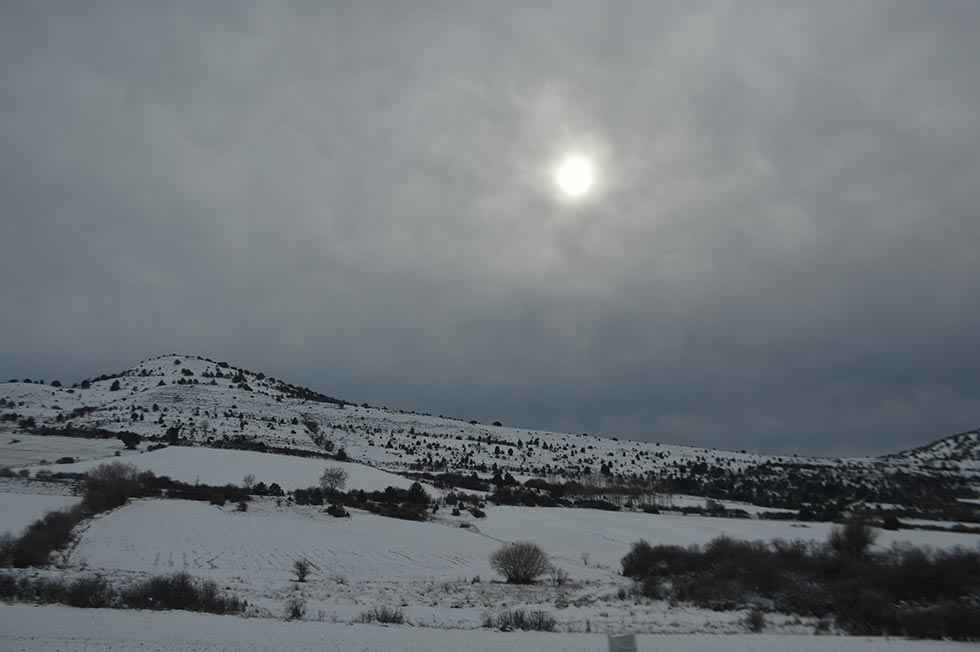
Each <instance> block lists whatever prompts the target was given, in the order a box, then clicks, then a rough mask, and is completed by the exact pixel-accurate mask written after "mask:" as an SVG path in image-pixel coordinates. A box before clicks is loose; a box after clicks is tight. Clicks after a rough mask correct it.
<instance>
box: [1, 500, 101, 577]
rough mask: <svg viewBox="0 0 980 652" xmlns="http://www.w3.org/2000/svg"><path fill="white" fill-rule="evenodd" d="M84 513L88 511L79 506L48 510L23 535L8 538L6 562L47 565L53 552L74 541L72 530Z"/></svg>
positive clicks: (22, 565) (26, 565)
mask: <svg viewBox="0 0 980 652" xmlns="http://www.w3.org/2000/svg"><path fill="white" fill-rule="evenodd" d="M84 517H85V513H84V511H83V510H82V509H81V507H78V506H76V507H73V508H71V509H69V510H66V511H63V512H48V513H47V514H45V515H44V516H42V517H41V518H39V519H38V520H36V521H34V522H33V523H31V524H30V525H29V526H28V527H27V529H26V530H25V531H24V533H23V534H22V535H21V536H20V538H19V539H17V540H16V541H13V542H10V541H7V542H5V544H4V546H3V548H4V551H3V553H4V556H5V557H6V558H7V559H6V560H5V563H9V564H10V565H12V566H16V567H17V568H27V567H28V566H45V565H47V564H48V562H49V561H50V557H51V553H53V552H55V551H57V550H62V549H64V548H65V547H67V546H68V544H69V543H71V540H72V534H71V533H72V530H73V529H74V527H75V526H76V525H78V524H79V523H81V522H82V519H83V518H84Z"/></svg>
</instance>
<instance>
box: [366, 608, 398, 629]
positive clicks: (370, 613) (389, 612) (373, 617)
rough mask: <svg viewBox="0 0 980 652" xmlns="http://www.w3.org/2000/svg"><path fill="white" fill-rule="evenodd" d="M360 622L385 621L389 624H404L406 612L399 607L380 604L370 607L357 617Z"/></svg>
mask: <svg viewBox="0 0 980 652" xmlns="http://www.w3.org/2000/svg"><path fill="white" fill-rule="evenodd" d="M357 622H359V623H385V624H389V625H404V624H405V614H404V613H403V612H402V610H401V609H398V608H397V607H387V606H384V605H382V606H380V607H374V608H373V609H368V610H367V611H365V612H363V613H362V614H361V615H360V616H358V617H357Z"/></svg>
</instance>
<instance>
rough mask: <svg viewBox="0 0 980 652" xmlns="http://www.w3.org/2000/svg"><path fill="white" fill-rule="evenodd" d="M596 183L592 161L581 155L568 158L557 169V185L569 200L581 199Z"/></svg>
mask: <svg viewBox="0 0 980 652" xmlns="http://www.w3.org/2000/svg"><path fill="white" fill-rule="evenodd" d="M594 183H595V168H594V167H593V165H592V161H591V160H589V159H588V158H587V157H585V156H582V155H581V154H573V155H569V156H566V157H565V158H564V159H562V161H561V162H560V163H559V164H558V167H557V168H556V169H555V184H557V186H558V189H559V190H560V191H561V193H562V194H563V195H564V196H565V197H568V198H569V199H581V198H582V197H584V196H585V195H587V194H588V193H589V191H590V190H591V189H592V186H593V184H594Z"/></svg>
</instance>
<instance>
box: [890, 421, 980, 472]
mask: <svg viewBox="0 0 980 652" xmlns="http://www.w3.org/2000/svg"><path fill="white" fill-rule="evenodd" d="M885 459H888V460H890V461H893V462H908V463H913V464H924V465H929V466H936V467H943V468H950V469H955V468H962V469H972V470H978V469H980V430H970V431H967V432H960V433H957V434H955V435H950V436H948V437H943V438H942V439H937V440H936V441H934V442H931V443H929V444H926V445H925V446H919V447H917V448H913V449H911V450H907V451H902V452H901V453H896V454H894V455H887V456H885Z"/></svg>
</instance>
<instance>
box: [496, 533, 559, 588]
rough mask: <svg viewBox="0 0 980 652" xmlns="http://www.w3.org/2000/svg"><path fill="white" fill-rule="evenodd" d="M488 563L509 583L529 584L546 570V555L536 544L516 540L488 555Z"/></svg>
mask: <svg viewBox="0 0 980 652" xmlns="http://www.w3.org/2000/svg"><path fill="white" fill-rule="evenodd" d="M490 565H491V566H493V569H494V570H495V571H497V572H498V573H500V574H501V575H503V576H504V577H505V578H506V579H507V582H508V583H510V584H531V583H532V582H534V580H535V579H537V577H538V576H540V575H541V574H543V573H544V572H546V571H547V570H548V566H549V564H548V555H546V554H545V552H544V551H543V550H542V549H541V548H540V547H539V546H537V545H536V544H534V543H531V542H529V541H518V542H516V543H511V544H508V545H506V546H504V547H503V548H500V549H499V550H497V551H496V552H494V553H493V555H491V556H490Z"/></svg>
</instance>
